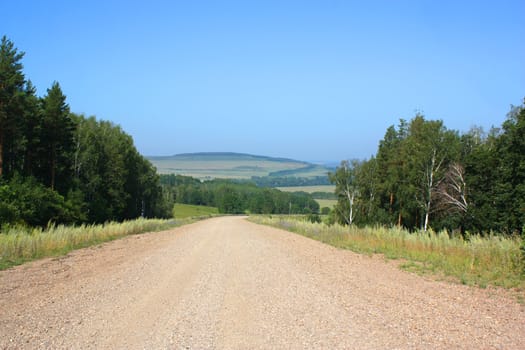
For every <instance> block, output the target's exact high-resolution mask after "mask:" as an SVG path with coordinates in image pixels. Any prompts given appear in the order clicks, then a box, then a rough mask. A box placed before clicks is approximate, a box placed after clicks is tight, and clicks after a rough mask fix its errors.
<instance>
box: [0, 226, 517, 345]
mask: <svg viewBox="0 0 525 350" xmlns="http://www.w3.org/2000/svg"><path fill="white" fill-rule="evenodd" d="M396 264H397V263H396V262H385V260H384V259H383V258H381V257H380V256H375V257H368V256H364V255H359V254H355V253H352V252H349V251H343V250H338V249H335V248H332V247H330V246H327V245H323V244H321V243H319V242H316V241H313V240H309V239H307V238H304V237H302V236H299V235H295V234H293V233H288V232H285V231H282V230H278V229H274V228H270V227H264V226H259V225H256V224H253V223H250V222H247V221H246V220H244V218H242V217H220V218H214V219H209V220H205V221H201V222H198V223H195V224H191V225H187V226H184V227H180V228H176V229H173V230H169V231H164V232H157V233H148V234H143V235H137V236H130V237H127V238H124V239H121V240H117V241H113V242H110V243H106V244H103V245H101V246H97V247H93V248H87V249H82V250H78V251H75V252H72V253H70V254H69V255H68V256H65V257H60V258H54V259H43V260H39V261H35V262H32V263H28V264H25V265H22V266H18V267H16V268H12V269H9V270H6V271H2V272H0V349H525V310H524V306H523V305H521V304H520V303H518V301H517V298H516V296H515V295H512V294H511V293H510V292H508V291H504V290H501V289H495V288H487V289H479V288H472V287H468V286H463V285H457V284H450V283H446V282H436V281H432V280H431V279H430V278H424V277H420V276H416V275H414V274H410V273H407V272H404V271H401V270H399V268H398V267H397V265H396Z"/></svg>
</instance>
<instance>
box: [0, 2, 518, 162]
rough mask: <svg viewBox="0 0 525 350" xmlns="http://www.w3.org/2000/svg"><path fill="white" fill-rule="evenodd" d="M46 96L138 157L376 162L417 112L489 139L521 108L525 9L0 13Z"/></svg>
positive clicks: (186, 7)
mask: <svg viewBox="0 0 525 350" xmlns="http://www.w3.org/2000/svg"><path fill="white" fill-rule="evenodd" d="M0 12H1V13H2V20H1V22H0V35H4V34H5V35H7V36H8V38H10V39H11V40H12V41H13V42H14V43H15V45H16V47H18V48H19V49H20V50H21V51H25V52H26V56H25V57H24V60H23V63H24V72H25V73H26V76H27V77H28V78H29V79H31V80H32V81H33V83H34V84H35V85H36V87H37V89H38V94H39V95H44V94H45V92H46V89H47V88H48V87H50V86H51V84H52V82H53V81H55V80H56V81H58V82H59V83H60V84H61V86H62V88H63V90H64V92H65V94H66V95H67V98H68V103H69V104H70V106H71V109H72V111H74V112H77V113H84V114H86V115H96V116H97V117H98V118H100V119H106V120H111V121H113V122H114V123H116V124H119V125H121V126H122V128H123V129H124V130H125V131H126V132H127V133H129V134H131V135H132V136H133V138H134V140H135V144H136V146H137V148H138V150H139V151H140V152H141V153H143V154H144V155H170V154H176V153H185V152H199V151H234V152H244V153H253V154H261V155H270V156H280V157H290V158H296V159H301V160H312V161H314V160H324V161H338V160H341V159H348V158H364V157H368V156H370V155H372V154H374V153H375V152H376V150H377V145H378V142H379V140H380V139H381V138H382V137H383V136H384V133H385V130H386V128H387V127H388V126H389V125H392V124H397V123H398V120H399V119H400V118H404V119H411V118H412V117H413V116H414V115H415V113H416V112H417V111H419V112H422V113H423V114H425V116H426V117H427V118H429V119H442V120H444V122H445V125H446V126H447V127H448V128H451V129H457V130H460V131H467V130H468V129H469V128H470V127H471V126H473V125H480V126H483V127H484V128H485V129H488V128H490V127H491V126H492V125H495V126H499V125H501V123H502V122H503V121H504V119H505V116H506V113H507V112H508V111H509V108H510V105H511V104H514V105H518V104H521V103H522V101H523V98H524V97H525V21H523V14H524V13H525V1H523V0H517V1H505V0H501V1H424V0H422V1H350V0H348V1H339V0H332V1H330V0H324V1H322V0H319V1H308V0H303V1H286V0H281V1H270V0H266V1H199V0H194V1H155V0H149V1H110V0H106V1H66V0H64V1H50V0H48V1H36V0H35V1H25V0H17V1H7V0H5V1H0Z"/></svg>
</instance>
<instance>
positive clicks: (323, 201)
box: [315, 199, 337, 209]
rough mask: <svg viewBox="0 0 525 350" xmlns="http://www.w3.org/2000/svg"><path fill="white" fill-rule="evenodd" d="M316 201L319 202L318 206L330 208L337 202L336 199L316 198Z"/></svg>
mask: <svg viewBox="0 0 525 350" xmlns="http://www.w3.org/2000/svg"><path fill="white" fill-rule="evenodd" d="M315 201H316V202H317V203H319V207H320V208H324V207H327V208H330V209H332V208H333V207H334V206H335V205H336V204H337V199H316V200H315Z"/></svg>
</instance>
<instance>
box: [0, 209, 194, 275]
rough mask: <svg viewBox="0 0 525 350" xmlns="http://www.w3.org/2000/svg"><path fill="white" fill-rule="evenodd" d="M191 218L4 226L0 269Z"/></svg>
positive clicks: (150, 230) (0, 236)
mask: <svg viewBox="0 0 525 350" xmlns="http://www.w3.org/2000/svg"><path fill="white" fill-rule="evenodd" d="M192 221H194V220H193V219H192V218H185V219H177V220H164V219H143V218H141V219H136V220H131V221H124V222H121V223H116V222H109V223H105V224H99V225H94V224H93V225H89V224H83V225H80V226H76V227H74V226H65V225H51V226H49V227H47V228H40V227H35V228H29V227H20V226H18V227H17V226H15V227H5V228H4V231H3V232H2V233H0V270H2V269H6V268H8V267H11V266H14V265H19V264H22V263H24V262H26V261H30V260H34V259H38V258H43V257H49V256H60V255H65V254H67V253H68V252H70V251H72V250H74V249H78V248H84V247H88V246H92V245H96V244H100V243H103V242H107V241H111V240H114V239H117V238H121V237H124V236H128V235H135V234H140V233H145V232H153V231H161V230H166V229H169V228H172V227H176V226H180V225H183V224H187V223H190V222H192Z"/></svg>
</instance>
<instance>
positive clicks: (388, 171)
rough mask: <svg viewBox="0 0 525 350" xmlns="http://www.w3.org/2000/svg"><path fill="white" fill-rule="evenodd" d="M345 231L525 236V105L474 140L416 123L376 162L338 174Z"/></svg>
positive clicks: (390, 140)
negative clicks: (380, 228) (384, 228)
mask: <svg viewBox="0 0 525 350" xmlns="http://www.w3.org/2000/svg"><path fill="white" fill-rule="evenodd" d="M330 180H331V181H332V183H334V184H335V185H336V194H337V196H338V204H337V205H336V207H335V211H334V214H335V218H336V220H337V221H339V222H340V223H343V224H348V225H352V224H358V225H366V224H382V225H390V226H393V225H398V226H404V227H406V228H409V229H422V230H428V229H429V228H433V229H435V230H441V229H447V230H449V231H454V230H456V231H460V232H461V233H463V234H464V233H466V232H472V233H481V234H485V233H489V232H496V233H502V234H513V233H522V232H523V228H524V225H525V101H524V104H523V105H521V106H517V107H512V108H511V111H510V112H509V114H508V116H507V119H506V120H505V122H504V123H503V124H502V126H501V127H500V128H495V127H493V128H492V129H491V130H490V131H489V132H484V131H483V129H482V128H479V127H474V128H472V129H471V130H470V131H469V132H466V133H463V134H460V133H459V132H458V131H455V130H450V129H447V128H446V127H445V125H444V124H443V122H442V121H441V120H426V119H425V117H424V116H423V115H416V116H415V117H414V118H413V119H412V120H410V121H409V122H407V121H405V120H401V121H400V123H399V125H398V126H397V127H395V126H393V125H392V126H390V127H389V128H388V129H387V130H386V133H385V136H384V138H383V139H382V140H381V141H380V143H379V147H378V150H377V153H376V154H375V155H374V156H373V157H371V158H370V159H368V160H364V161H359V160H352V161H343V162H341V165H340V166H339V167H337V169H336V170H335V171H334V172H332V173H331V174H330Z"/></svg>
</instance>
